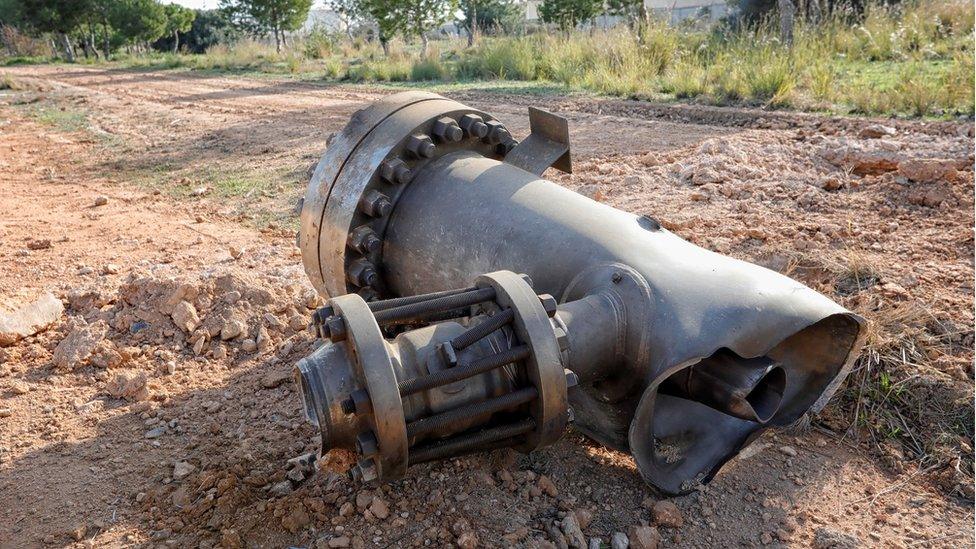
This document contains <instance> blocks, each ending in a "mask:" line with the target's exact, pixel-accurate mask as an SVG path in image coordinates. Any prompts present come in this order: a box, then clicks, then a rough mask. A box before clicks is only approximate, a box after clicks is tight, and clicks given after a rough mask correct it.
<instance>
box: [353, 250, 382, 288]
mask: <svg viewBox="0 0 976 549" xmlns="http://www.w3.org/2000/svg"><path fill="white" fill-rule="evenodd" d="M379 278H380V275H379V274H378V273H377V272H376V267H374V266H373V264H372V263H371V262H370V261H369V260H368V259H366V258H365V257H362V258H359V259H357V260H356V261H353V262H352V263H350V264H349V268H348V269H346V279H347V280H348V281H349V282H351V283H352V284H355V285H356V286H359V287H364V286H373V285H375V284H376V283H377V282H379Z"/></svg>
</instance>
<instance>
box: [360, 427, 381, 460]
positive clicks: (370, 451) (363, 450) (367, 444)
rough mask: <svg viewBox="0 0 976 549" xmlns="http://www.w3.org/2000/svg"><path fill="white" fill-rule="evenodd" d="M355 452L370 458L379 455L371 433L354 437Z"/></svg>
mask: <svg viewBox="0 0 976 549" xmlns="http://www.w3.org/2000/svg"><path fill="white" fill-rule="evenodd" d="M356 451H357V452H359V454H360V455H363V456H365V457H372V456H375V455H376V454H378V453H379V451H380V446H379V442H378V441H377V440H376V434H375V433H373V431H363V432H362V433H359V435H358V436H357V437H356Z"/></svg>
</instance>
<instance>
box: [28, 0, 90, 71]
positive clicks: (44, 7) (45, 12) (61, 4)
mask: <svg viewBox="0 0 976 549" xmlns="http://www.w3.org/2000/svg"><path fill="white" fill-rule="evenodd" d="M91 7H92V6H91V2H90V1H89V0H71V1H70V2H65V1H64V0H22V2H21V5H20V17H22V18H23V20H24V21H25V22H26V23H27V24H28V25H29V26H30V27H31V28H33V29H34V30H35V31H37V32H39V33H45V32H49V33H52V34H55V35H57V36H58V38H59V39H60V41H61V48H62V49H63V50H64V56H65V59H67V60H68V62H69V63H73V62H74V60H75V51H74V47H73V46H72V45H71V39H70V38H68V34H69V33H71V32H73V31H74V30H75V29H77V28H78V27H79V26H80V25H81V23H82V22H83V21H84V19H85V16H86V15H87V14H88V13H89V11H90V10H91Z"/></svg>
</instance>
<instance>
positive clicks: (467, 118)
mask: <svg viewBox="0 0 976 549" xmlns="http://www.w3.org/2000/svg"><path fill="white" fill-rule="evenodd" d="M459 125H460V126H461V129H462V130H463V131H464V135H465V136H467V137H474V138H476V139H481V138H483V137H484V136H486V135H488V126H487V125H486V124H485V121H484V119H483V118H481V117H480V116H478V115H477V114H466V115H464V116H462V117H461V121H460V122H459Z"/></svg>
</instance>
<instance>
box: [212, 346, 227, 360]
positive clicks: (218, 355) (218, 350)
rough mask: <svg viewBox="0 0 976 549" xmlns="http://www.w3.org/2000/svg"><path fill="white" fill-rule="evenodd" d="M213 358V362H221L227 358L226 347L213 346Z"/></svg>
mask: <svg viewBox="0 0 976 549" xmlns="http://www.w3.org/2000/svg"><path fill="white" fill-rule="evenodd" d="M213 357H214V360H223V359H225V358H227V347H224V346H223V345H217V346H215V347H214V350H213Z"/></svg>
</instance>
